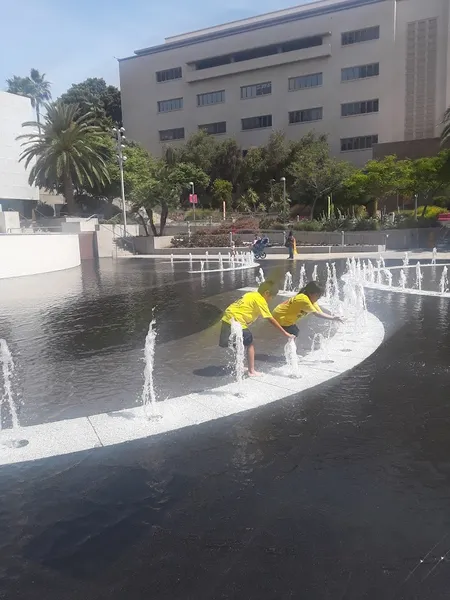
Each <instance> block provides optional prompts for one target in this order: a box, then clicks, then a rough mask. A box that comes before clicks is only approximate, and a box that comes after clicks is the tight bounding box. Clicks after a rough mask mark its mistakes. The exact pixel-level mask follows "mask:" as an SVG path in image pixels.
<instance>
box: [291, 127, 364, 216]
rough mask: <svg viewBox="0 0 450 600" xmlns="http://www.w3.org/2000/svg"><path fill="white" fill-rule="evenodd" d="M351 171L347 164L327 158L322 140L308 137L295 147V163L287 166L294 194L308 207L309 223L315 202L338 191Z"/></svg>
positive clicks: (326, 144)
mask: <svg viewBox="0 0 450 600" xmlns="http://www.w3.org/2000/svg"><path fill="white" fill-rule="evenodd" d="M352 170H353V167H352V166H351V165H350V163H347V162H344V161H340V160H337V159H336V158H333V157H330V154H329V147H328V143H327V141H326V138H319V139H315V138H314V139H313V138H311V137H309V138H308V140H307V143H306V144H305V145H304V147H303V148H301V149H300V148H299V150H298V153H297V162H295V163H294V164H293V165H291V166H290V168H289V174H290V176H291V177H292V179H293V185H292V188H293V190H294V192H296V193H297V194H298V195H299V196H300V197H303V198H304V199H305V200H306V202H307V203H308V204H310V205H311V212H310V218H311V220H312V219H313V218H314V212H315V210H316V205H317V202H318V201H319V200H324V199H325V198H326V197H327V196H329V195H330V194H332V193H334V192H336V191H337V190H339V189H340V188H341V187H342V186H343V183H344V181H345V180H346V179H347V177H348V176H349V175H350V173H351V171H352Z"/></svg>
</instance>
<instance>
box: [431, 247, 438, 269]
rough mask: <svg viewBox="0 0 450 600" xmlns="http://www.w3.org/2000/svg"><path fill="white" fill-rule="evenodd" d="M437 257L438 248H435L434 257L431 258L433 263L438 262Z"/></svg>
mask: <svg viewBox="0 0 450 600" xmlns="http://www.w3.org/2000/svg"><path fill="white" fill-rule="evenodd" d="M436 257H437V248H433V257H432V259H431V264H432V265H435V264H436Z"/></svg>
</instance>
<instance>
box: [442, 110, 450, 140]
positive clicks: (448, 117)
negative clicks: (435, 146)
mask: <svg viewBox="0 0 450 600" xmlns="http://www.w3.org/2000/svg"><path fill="white" fill-rule="evenodd" d="M442 124H443V125H444V130H443V131H442V135H441V144H442V145H444V144H446V143H447V142H450V108H447V110H446V111H445V114H444V118H443V120H442Z"/></svg>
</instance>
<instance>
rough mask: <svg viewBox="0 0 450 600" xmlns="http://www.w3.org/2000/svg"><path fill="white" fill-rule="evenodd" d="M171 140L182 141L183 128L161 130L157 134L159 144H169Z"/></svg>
mask: <svg viewBox="0 0 450 600" xmlns="http://www.w3.org/2000/svg"><path fill="white" fill-rule="evenodd" d="M172 140H184V127H177V128H176V129H163V130H162V131H160V132H159V141H160V142H170V141H172Z"/></svg>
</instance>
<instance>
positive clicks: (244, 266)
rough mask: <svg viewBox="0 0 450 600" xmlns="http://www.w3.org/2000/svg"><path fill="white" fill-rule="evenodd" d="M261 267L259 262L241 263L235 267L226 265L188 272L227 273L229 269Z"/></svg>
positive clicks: (238, 269)
mask: <svg viewBox="0 0 450 600" xmlns="http://www.w3.org/2000/svg"><path fill="white" fill-rule="evenodd" d="M255 267H259V263H254V264H251V265H239V266H234V267H224V268H223V269H203V271H188V273H201V274H204V273H226V272H227V271H244V270H245V269H254V268H255Z"/></svg>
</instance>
